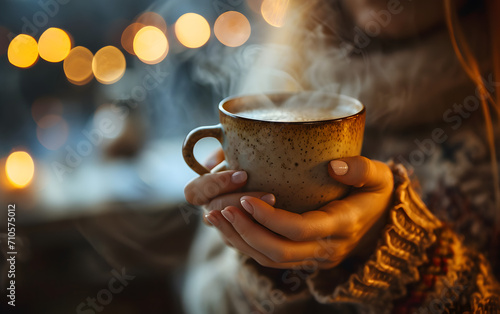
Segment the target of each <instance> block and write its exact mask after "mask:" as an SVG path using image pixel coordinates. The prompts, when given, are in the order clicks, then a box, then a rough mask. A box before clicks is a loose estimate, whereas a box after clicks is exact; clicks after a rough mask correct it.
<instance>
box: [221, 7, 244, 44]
mask: <svg viewBox="0 0 500 314" xmlns="http://www.w3.org/2000/svg"><path fill="white" fill-rule="evenodd" d="M251 32H252V29H251V27H250V22H248V19H247V18H246V17H245V16H244V15H243V14H241V13H240V12H236V11H228V12H224V13H223V14H221V15H220V16H219V17H218V18H217V20H216V21H215V24H214V34H215V37H217V39H218V40H219V41H220V42H221V43H222V44H224V45H226V46H228V47H238V46H241V45H243V44H244V43H245V42H246V41H247V40H248V38H249V37H250V34H251Z"/></svg>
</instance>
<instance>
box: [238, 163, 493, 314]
mask: <svg viewBox="0 0 500 314" xmlns="http://www.w3.org/2000/svg"><path fill="white" fill-rule="evenodd" d="M390 166H391V169H392V171H393V174H394V179H395V180H394V181H395V189H394V202H393V205H392V207H391V208H390V209H389V219H388V223H387V225H386V227H385V228H384V230H383V232H382V234H381V237H380V239H379V241H378V244H377V246H376V248H375V249H374V251H373V253H372V254H371V255H370V257H369V258H368V259H367V260H365V261H362V262H360V263H359V264H356V265H357V266H355V267H353V266H352V265H351V267H346V265H345V264H346V263H344V265H340V266H338V267H335V268H332V269H327V270H311V271H310V272H309V273H307V275H304V277H303V279H304V280H303V281H301V283H299V281H297V283H296V285H295V287H294V288H296V289H292V290H290V289H288V290H287V289H284V287H286V285H283V283H284V282H285V281H286V279H287V277H286V276H285V274H286V271H284V272H283V271H279V270H269V269H267V270H266V269H264V268H263V267H260V266H259V265H256V263H255V262H254V261H253V260H249V259H246V260H244V264H245V265H246V266H247V267H249V268H250V269H252V271H251V272H250V273H252V272H254V271H257V272H258V273H259V274H258V276H257V277H260V278H261V281H260V282H266V283H267V285H266V287H267V288H266V289H262V288H263V287H262V286H261V287H260V288H257V287H254V290H255V291H259V294H261V295H262V296H264V295H266V294H267V292H266V291H267V290H269V291H274V293H276V291H280V293H281V294H282V295H284V296H285V297H289V298H290V299H294V298H298V297H300V296H302V297H304V295H308V294H309V295H311V296H312V297H314V299H316V301H317V302H319V303H322V304H336V305H338V304H339V303H340V304H341V303H345V304H358V305H360V306H362V307H364V308H368V309H369V310H370V311H371V312H374V313H392V312H394V313H414V312H416V313H434V312H436V313H443V312H446V310H448V311H450V310H451V311H452V312H453V311H458V312H459V313H463V312H467V311H472V312H475V311H477V310H483V311H486V312H487V313H497V312H496V311H498V313H500V298H499V296H500V285H499V284H498V282H497V281H496V280H495V278H494V276H493V275H492V272H491V269H490V268H489V265H488V262H487V260H486V259H485V258H484V256H483V255H481V254H479V253H477V252H475V251H474V250H471V249H468V248H467V247H464V246H463V245H462V243H461V242H462V241H461V239H460V238H459V237H458V236H457V235H456V234H455V233H453V232H452V231H451V230H450V229H448V228H447V227H446V226H445V225H444V224H443V223H441V222H440V221H439V220H438V219H437V218H436V217H435V216H434V215H433V214H432V213H431V212H430V211H429V210H428V209H427V207H426V206H425V204H424V203H423V202H422V200H421V199H420V197H419V196H418V195H417V193H416V192H415V191H414V190H413V188H412V186H411V184H410V183H411V182H410V180H409V178H408V175H407V173H406V170H405V168H404V167H403V166H402V165H396V164H391V165H390ZM254 281H255V280H254ZM288 287H290V285H288Z"/></svg>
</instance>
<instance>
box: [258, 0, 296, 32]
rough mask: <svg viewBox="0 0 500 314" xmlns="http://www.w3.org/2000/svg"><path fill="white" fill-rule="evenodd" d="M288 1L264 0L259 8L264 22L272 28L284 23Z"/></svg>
mask: <svg viewBox="0 0 500 314" xmlns="http://www.w3.org/2000/svg"><path fill="white" fill-rule="evenodd" d="M288 2H289V0H264V1H263V2H262V5H261V7H260V11H261V13H262V17H263V18H264V20H265V21H266V22H267V23H269V25H272V26H274V27H281V26H283V24H284V23H285V15H286V11H287V8H288Z"/></svg>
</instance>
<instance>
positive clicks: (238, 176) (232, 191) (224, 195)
mask: <svg viewBox="0 0 500 314" xmlns="http://www.w3.org/2000/svg"><path fill="white" fill-rule="evenodd" d="M223 160H224V154H223V152H222V150H217V151H216V152H215V153H214V154H212V155H211V156H210V157H209V158H208V160H207V161H206V162H205V163H204V164H205V166H206V167H207V168H208V169H212V168H214V167H215V166H217V165H218V164H219V163H221V162H222V161H223ZM246 182H247V173H246V172H245V171H238V170H226V171H221V172H216V173H207V174H204V175H201V176H199V177H197V178H195V179H193V180H192V181H191V182H189V183H188V184H187V185H186V187H185V188H184V196H185V197H186V200H187V201H188V203H190V204H193V205H197V206H203V209H204V210H205V214H207V213H208V212H210V211H212V210H218V211H221V210H223V209H224V208H226V207H227V206H236V207H238V208H240V210H241V211H242V212H243V213H245V212H246V211H245V210H244V209H243V207H241V202H240V199H241V197H243V196H253V197H256V198H259V199H261V200H263V201H264V202H266V203H268V204H269V205H271V206H272V205H274V203H275V201H276V200H275V197H274V195H272V194H269V193H266V192H242V191H241V188H243V186H245V184H246ZM204 216H205V215H204ZM203 221H204V222H205V223H206V224H208V225H211V224H210V222H208V220H207V219H206V218H204V219H203Z"/></svg>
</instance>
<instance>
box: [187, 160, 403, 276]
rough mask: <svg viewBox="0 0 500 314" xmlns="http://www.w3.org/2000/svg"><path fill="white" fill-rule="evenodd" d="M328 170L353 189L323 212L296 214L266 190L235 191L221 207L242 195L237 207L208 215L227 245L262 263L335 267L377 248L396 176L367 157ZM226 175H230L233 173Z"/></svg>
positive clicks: (284, 266)
mask: <svg viewBox="0 0 500 314" xmlns="http://www.w3.org/2000/svg"><path fill="white" fill-rule="evenodd" d="M328 172H329V174H330V176H331V177H332V178H333V179H335V180H337V181H339V182H342V183H344V184H347V185H351V186H353V187H354V188H353V189H352V191H351V192H350V194H349V195H348V196H347V197H345V198H344V199H342V200H336V201H332V202H330V203H329V204H327V205H326V206H324V207H322V208H320V209H318V210H315V211H310V212H306V213H303V214H296V213H292V212H288V211H286V210H282V209H278V208H274V207H272V206H271V205H269V204H268V203H266V202H265V201H263V200H262V197H263V196H264V195H265V193H260V194H258V195H251V194H252V193H236V194H231V196H230V197H224V196H222V198H221V199H224V200H225V201H223V202H220V203H218V204H217V206H216V207H219V208H220V206H224V205H226V204H229V203H232V202H234V201H235V199H236V198H238V197H240V196H241V197H240V199H239V204H238V206H234V205H229V206H227V207H225V208H224V210H222V211H219V210H211V211H210V212H209V213H208V214H207V215H206V218H207V219H208V220H209V221H210V223H211V224H212V225H213V226H215V227H216V228H217V229H218V230H219V231H220V232H221V234H222V236H223V238H224V240H225V242H226V243H227V244H229V245H231V246H232V247H234V248H235V249H236V250H238V251H240V252H242V253H244V254H246V255H248V256H250V257H252V258H253V259H255V260H256V261H257V262H258V263H259V264H261V265H263V266H266V267H273V268H292V267H299V266H303V265H307V264H308V263H309V264H310V263H311V262H313V263H317V267H319V268H331V267H334V266H336V265H337V264H339V263H340V262H341V261H342V260H344V259H345V258H346V257H347V256H348V255H354V254H363V253H366V252H371V251H372V250H373V247H374V245H375V243H376V240H377V239H378V238H379V232H380V230H381V228H382V227H383V226H384V225H385V221H384V218H385V217H384V213H385V211H386V209H387V208H388V206H389V204H390V202H391V196H392V190H393V177H392V173H391V171H390V169H389V168H388V166H387V165H386V164H384V163H382V162H379V161H371V160H369V159H367V158H364V157H350V158H343V159H341V160H335V161H332V162H331V163H330V164H329V168H328ZM223 175H224V176H227V177H228V178H229V177H230V176H232V175H234V172H233V173H231V172H226V173H225V174H223ZM200 180H201V179H200ZM207 180H209V179H208V178H207ZM243 185H244V183H243V182H242V183H241V186H243ZM241 186H240V187H241ZM233 187H235V186H234V185H233ZM257 193H258V192H257ZM219 194H220V193H219ZM243 195H244V196H243ZM259 198H260V199H259ZM215 199H217V197H216V198H215ZM188 200H189V199H188ZM227 200H230V202H228V201H227ZM204 201H205V202H206V201H207V200H204ZM212 202H213V200H212V201H211V202H210V204H211V203H212ZM209 207H210V206H209ZM241 208H244V211H243V210H241ZM214 209H215V208H214ZM249 216H251V217H249ZM252 218H253V219H255V221H254V220H252ZM367 250H368V251H367Z"/></svg>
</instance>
